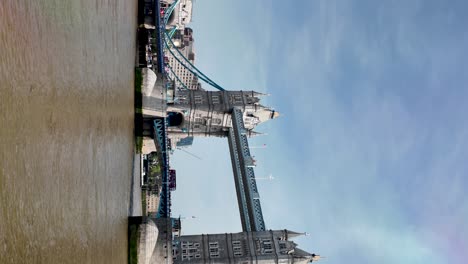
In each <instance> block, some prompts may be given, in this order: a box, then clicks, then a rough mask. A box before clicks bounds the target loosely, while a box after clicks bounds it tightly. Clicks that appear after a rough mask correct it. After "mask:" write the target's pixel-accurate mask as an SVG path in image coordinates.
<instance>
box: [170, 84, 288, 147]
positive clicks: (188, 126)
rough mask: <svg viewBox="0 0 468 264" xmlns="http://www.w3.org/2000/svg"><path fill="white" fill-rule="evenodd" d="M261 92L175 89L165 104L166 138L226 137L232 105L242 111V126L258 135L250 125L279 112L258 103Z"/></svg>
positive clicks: (250, 132)
mask: <svg viewBox="0 0 468 264" xmlns="http://www.w3.org/2000/svg"><path fill="white" fill-rule="evenodd" d="M260 96H263V94H261V93H258V92H254V91H205V90H182V91H177V96H176V98H175V100H174V102H173V103H171V104H169V105H168V108H167V113H168V116H169V117H170V118H169V120H175V121H174V122H172V121H170V122H171V124H170V127H169V129H168V132H169V137H170V138H171V139H172V140H174V139H176V141H178V140H177V139H181V138H186V137H206V136H216V137H227V133H228V130H229V128H230V127H232V124H231V112H232V109H233V108H239V109H241V110H242V112H243V119H244V124H245V128H246V129H247V130H248V133H249V135H250V136H253V135H256V134H259V133H257V132H255V131H254V128H255V127H256V126H257V125H258V124H260V123H263V122H265V121H267V120H270V119H273V118H276V117H278V116H279V113H278V112H276V111H275V110H273V109H271V108H269V107H266V106H263V105H261V104H260Z"/></svg>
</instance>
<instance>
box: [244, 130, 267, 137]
mask: <svg viewBox="0 0 468 264" xmlns="http://www.w3.org/2000/svg"><path fill="white" fill-rule="evenodd" d="M264 135H266V134H265V133H262V132H257V131H254V130H252V129H250V130H248V132H247V136H248V137H249V138H251V137H255V136H264Z"/></svg>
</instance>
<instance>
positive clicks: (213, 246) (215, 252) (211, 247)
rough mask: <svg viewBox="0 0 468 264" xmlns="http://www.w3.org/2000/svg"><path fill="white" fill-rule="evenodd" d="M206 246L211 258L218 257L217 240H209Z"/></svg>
mask: <svg viewBox="0 0 468 264" xmlns="http://www.w3.org/2000/svg"><path fill="white" fill-rule="evenodd" d="M208 248H209V251H210V257H211V258H219V248H218V242H210V243H209V244H208Z"/></svg>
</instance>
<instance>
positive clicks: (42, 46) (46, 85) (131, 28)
mask: <svg viewBox="0 0 468 264" xmlns="http://www.w3.org/2000/svg"><path fill="white" fill-rule="evenodd" d="M136 9H137V2H136V1H134V0H131V1H124V0H112V1H93V0H73V1H63V0H42V1H41V0H38V1H29V0H23V1H18V0H1V1H0V263H2V264H6V263H126V262H127V217H128V213H129V203H130V185H131V174H132V160H133V146H134V137H133V117H134V105H133V80H134V70H133V69H134V61H135V35H136V23H137V21H136V17H137V10H136Z"/></svg>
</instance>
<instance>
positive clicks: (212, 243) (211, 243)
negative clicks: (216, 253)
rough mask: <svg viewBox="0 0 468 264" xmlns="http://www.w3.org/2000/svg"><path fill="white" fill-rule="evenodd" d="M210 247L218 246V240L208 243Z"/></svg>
mask: <svg viewBox="0 0 468 264" xmlns="http://www.w3.org/2000/svg"><path fill="white" fill-rule="evenodd" d="M208 246H209V247H210V248H217V247H218V242H210V244H209V245H208Z"/></svg>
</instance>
